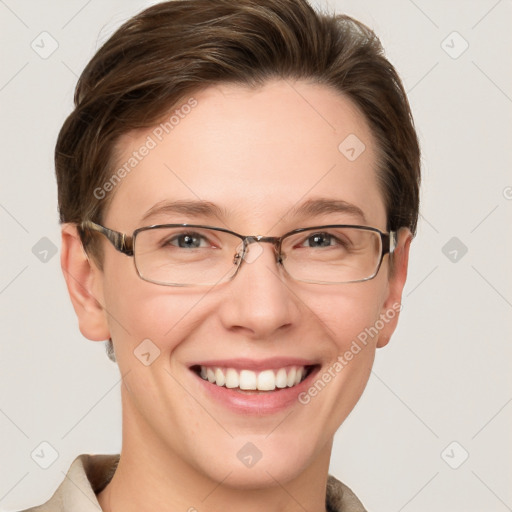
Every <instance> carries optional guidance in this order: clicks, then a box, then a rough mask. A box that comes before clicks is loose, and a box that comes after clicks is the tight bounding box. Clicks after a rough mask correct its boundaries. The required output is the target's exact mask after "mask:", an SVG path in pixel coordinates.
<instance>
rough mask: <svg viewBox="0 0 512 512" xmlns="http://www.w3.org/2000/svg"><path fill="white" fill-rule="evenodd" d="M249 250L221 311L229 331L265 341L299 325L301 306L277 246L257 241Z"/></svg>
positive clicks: (228, 290)
mask: <svg viewBox="0 0 512 512" xmlns="http://www.w3.org/2000/svg"><path fill="white" fill-rule="evenodd" d="M260 240H263V239H260ZM263 241H264V240H263ZM246 249H247V250H246V253H245V254H244V258H243V261H242V262H241V265H240V268H239V269H238V272H237V274H236V276H235V277H234V278H233V280H232V281H230V282H229V283H228V284H227V286H226V295H225V296H224V299H225V300H223V301H222V303H221V305H220V307H219V309H218V312H219V315H220V317H221V321H222V323H223V325H224V326H225V327H226V328H227V329H229V330H231V331H233V330H236V331H243V332H244V333H245V334H246V335H248V336H251V337H252V338H258V339H264V338H268V337H271V336H272V335H275V334H276V333H277V332H278V331H282V330H284V329H286V328H290V326H292V325H293V324H295V323H296V322H297V320H298V318H299V303H298V300H297V298H296V297H295V295H294V294H293V293H292V291H291V290H290V282H288V281H287V279H286V277H285V274H284V273H283V270H282V268H281V266H280V265H279V264H278V261H277V254H276V251H275V246H272V244H268V243H261V242H260V241H258V240H257V239H255V238H253V239H251V240H249V243H248V244H247V246H246Z"/></svg>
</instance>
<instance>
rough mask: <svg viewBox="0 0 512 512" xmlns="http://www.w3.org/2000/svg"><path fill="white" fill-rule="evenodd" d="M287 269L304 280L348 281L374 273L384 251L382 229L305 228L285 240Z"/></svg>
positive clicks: (357, 279)
mask: <svg viewBox="0 0 512 512" xmlns="http://www.w3.org/2000/svg"><path fill="white" fill-rule="evenodd" d="M282 252H283V253H284V254H285V255H286V258H285V260H284V261H285V267H286V270H287V272H288V273H289V274H290V275H291V276H292V277H294V278H295V279H299V280H302V281H311V282H325V283H345V282H350V281H360V280H364V279H368V278H370V277H373V275H374V274H375V272H376V270H377V267H378V264H379V261H380V254H381V239H380V235H379V233H377V232H375V231H372V230H367V229H361V228H353V227H330V228H320V229H313V230H307V231H303V232H301V233H296V234H294V235H292V236H290V237H287V238H286V239H285V240H284V241H283V245H282Z"/></svg>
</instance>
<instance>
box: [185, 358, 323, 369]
mask: <svg viewBox="0 0 512 512" xmlns="http://www.w3.org/2000/svg"><path fill="white" fill-rule="evenodd" d="M316 364H318V362H316V361H312V360H311V359H302V358H298V357H272V358H268V359H247V358H236V359H214V360H208V361H205V360H203V361H197V362H194V363H191V364H189V365H188V366H189V368H193V367H194V366H207V367H219V368H234V369H235V370H253V371H263V370H272V369H276V368H284V367H285V366H314V365H316Z"/></svg>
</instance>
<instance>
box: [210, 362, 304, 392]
mask: <svg viewBox="0 0 512 512" xmlns="http://www.w3.org/2000/svg"><path fill="white" fill-rule="evenodd" d="M305 375H306V369H305V368H304V366H288V367H286V368H279V369H277V370H263V371H261V372H258V373H257V372H253V371H252V370H235V369H234V368H219V367H209V366H201V377H202V378H203V379H205V380H208V381H209V382H211V383H212V384H217V386H226V387H227V388H240V389H257V390H259V391H271V390H273V389H275V388H286V387H289V388H291V387H292V386H295V385H297V384H298V383H299V382H301V380H302V379H303V377H305Z"/></svg>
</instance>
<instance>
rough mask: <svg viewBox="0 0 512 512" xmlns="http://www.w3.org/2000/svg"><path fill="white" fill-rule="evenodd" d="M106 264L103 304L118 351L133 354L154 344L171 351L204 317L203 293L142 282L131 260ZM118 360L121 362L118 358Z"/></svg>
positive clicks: (162, 350)
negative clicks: (202, 310) (194, 323)
mask: <svg viewBox="0 0 512 512" xmlns="http://www.w3.org/2000/svg"><path fill="white" fill-rule="evenodd" d="M105 263H106V264H105V274H104V275H105V282H104V290H103V295H104V300H105V304H104V305H103V306H104V308H105V311H106V315H107V319H108V322H109V327H110V333H111V337H112V339H113V340H114V345H115V347H116V354H117V352H119V351H122V352H125V353H130V354H132V355H133V352H134V351H137V350H139V346H140V350H143V349H144V348H151V343H153V344H154V345H155V346H156V347H158V350H160V351H161V352H166V353H169V352H171V351H173V350H174V348H175V347H176V346H177V345H178V344H179V342H180V340H181V339H182V337H183V336H184V335H185V331H187V330H189V329H190V322H191V321H193V322H196V321H198V319H199V316H201V317H202V316H204V315H203V314H201V304H200V302H201V299H202V295H199V294H197V293H195V294H194V293H190V292H188V291H184V290H182V289H177V288H171V287H165V286H158V285H155V284H153V283H148V282H146V281H143V280H142V279H140V278H139V277H138V276H137V274H136V271H135V269H134V268H133V261H132V260H128V261H127V262H119V261H117V260H116V265H113V264H110V263H109V264H108V266H107V262H105ZM198 305H199V307H198ZM145 340H146V341H145ZM147 340H151V343H149V342H148V341H147ZM144 343H145V344H147V345H148V347H145V345H144ZM141 344H142V345H141ZM155 350H156V349H155ZM118 362H119V363H121V361H120V358H119V357H118Z"/></svg>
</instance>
